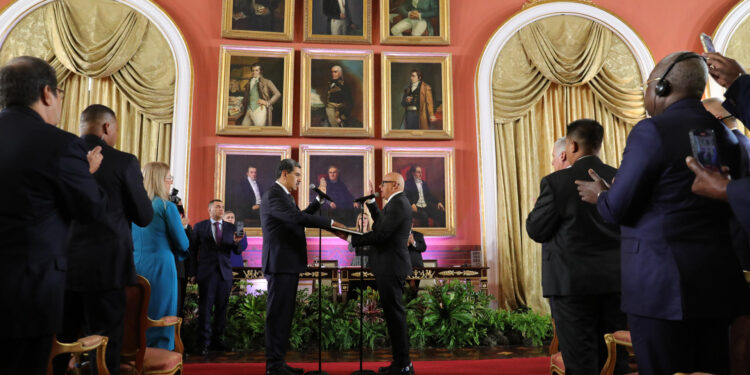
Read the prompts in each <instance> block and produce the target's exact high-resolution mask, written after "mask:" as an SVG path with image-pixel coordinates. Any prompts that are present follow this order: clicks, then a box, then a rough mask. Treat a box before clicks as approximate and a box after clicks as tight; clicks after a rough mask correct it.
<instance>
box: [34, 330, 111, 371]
mask: <svg viewBox="0 0 750 375" xmlns="http://www.w3.org/2000/svg"><path fill="white" fill-rule="evenodd" d="M107 340H108V339H107V337H106V336H99V335H91V336H86V337H84V338H81V339H78V341H76V342H73V343H61V342H60V341H57V338H55V339H54V341H53V342H52V352H51V353H50V355H49V361H48V362H47V375H52V359H54V358H55V357H57V356H58V355H60V354H65V353H72V354H73V355H74V357H75V359H76V362H78V361H79V358H80V355H81V354H83V353H85V352H88V351H92V350H94V349H96V369H97V370H98V371H99V375H109V370H107V364H106V363H105V361H104V355H105V353H106V351H107Z"/></svg>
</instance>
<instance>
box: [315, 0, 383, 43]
mask: <svg viewBox="0 0 750 375" xmlns="http://www.w3.org/2000/svg"><path fill="white" fill-rule="evenodd" d="M313 14H314V12H313V0H305V18H304V20H305V23H304V32H303V41H305V42H323V43H347V44H371V43H372V0H362V35H361V36H360V35H325V34H313Z"/></svg>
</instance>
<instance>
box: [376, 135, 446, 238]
mask: <svg viewBox="0 0 750 375" xmlns="http://www.w3.org/2000/svg"><path fill="white" fill-rule="evenodd" d="M454 155H455V151H454V149H453V147H385V148H383V175H385V174H386V173H390V172H399V173H400V171H394V170H393V158H394V157H397V158H442V159H443V160H444V162H443V166H444V167H443V168H444V171H443V176H444V180H443V184H444V186H445V202H444V206H445V227H418V228H417V227H415V228H416V229H418V230H419V231H420V232H422V233H424V235H426V236H455V235H456V203H455V202H456V189H455V169H456V168H455V157H454ZM403 177H404V180H405V181H406V180H408V179H409V176H403Z"/></svg>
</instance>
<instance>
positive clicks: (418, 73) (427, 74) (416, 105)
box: [381, 52, 453, 139]
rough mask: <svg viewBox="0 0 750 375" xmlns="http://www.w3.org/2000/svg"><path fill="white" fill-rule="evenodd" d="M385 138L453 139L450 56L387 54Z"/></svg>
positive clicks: (383, 67)
mask: <svg viewBox="0 0 750 375" xmlns="http://www.w3.org/2000/svg"><path fill="white" fill-rule="evenodd" d="M382 58H383V61H382V64H381V70H382V74H381V79H382V85H381V93H382V102H381V107H382V111H383V112H382V113H383V114H382V116H383V117H382V118H383V127H382V135H383V138H419V139H452V138H453V87H452V82H453V79H452V67H451V55H450V54H449V53H400V52H384V53H383V57H382Z"/></svg>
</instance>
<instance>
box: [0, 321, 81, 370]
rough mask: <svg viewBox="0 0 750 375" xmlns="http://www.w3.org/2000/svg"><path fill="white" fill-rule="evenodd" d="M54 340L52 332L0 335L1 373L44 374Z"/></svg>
mask: <svg viewBox="0 0 750 375" xmlns="http://www.w3.org/2000/svg"><path fill="white" fill-rule="evenodd" d="M5 308H8V307H7V306H6V307H5ZM11 324H12V322H11ZM52 340H54V335H52V334H50V335H44V336H39V337H24V338H10V337H3V336H2V335H0V353H2V355H3V358H2V359H1V360H0V374H24V375H26V374H28V375H44V374H45V373H46V372H47V360H49V355H50V352H51V351H52ZM68 358H69V357H68Z"/></svg>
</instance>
